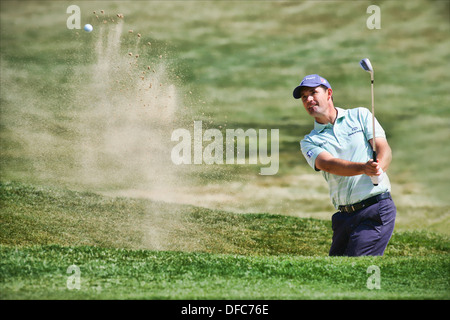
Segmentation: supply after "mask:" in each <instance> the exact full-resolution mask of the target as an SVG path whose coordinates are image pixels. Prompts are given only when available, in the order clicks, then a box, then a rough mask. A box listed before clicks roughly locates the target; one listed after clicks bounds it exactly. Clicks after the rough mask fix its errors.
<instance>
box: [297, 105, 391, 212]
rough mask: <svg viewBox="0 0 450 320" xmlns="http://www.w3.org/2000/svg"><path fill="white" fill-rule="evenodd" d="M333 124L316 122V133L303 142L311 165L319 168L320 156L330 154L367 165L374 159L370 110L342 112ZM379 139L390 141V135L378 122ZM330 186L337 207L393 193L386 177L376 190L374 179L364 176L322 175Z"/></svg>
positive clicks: (307, 159)
mask: <svg viewBox="0 0 450 320" xmlns="http://www.w3.org/2000/svg"><path fill="white" fill-rule="evenodd" d="M336 110H337V111H338V114H337V118H336V121H335V123H334V125H333V124H331V123H328V124H320V123H318V122H316V121H314V129H313V130H312V131H311V133H310V134H308V135H306V136H305V137H304V138H303V140H302V141H301V142H300V146H301V150H302V153H303V155H304V157H305V159H306V161H307V162H308V164H309V165H310V166H311V167H312V168H313V169H315V170H316V171H319V170H318V169H317V168H316V167H315V162H316V158H317V156H318V155H319V154H320V153H321V152H322V151H328V152H329V153H330V154H331V155H332V156H334V157H336V158H339V159H344V160H348V161H352V162H364V163H365V162H367V161H369V159H372V146H371V145H370V143H369V140H370V139H372V138H373V130H372V113H371V112H370V111H369V110H368V109H366V108H355V109H347V110H345V109H341V108H336ZM375 134H376V137H382V138H386V134H385V132H384V130H383V128H382V127H381V126H380V124H379V123H378V121H377V120H376V119H375ZM322 175H323V177H324V178H325V180H326V181H327V182H328V186H329V188H330V198H331V202H332V203H333V205H334V207H335V208H336V209H337V208H338V206H339V205H347V204H353V203H357V202H359V201H361V200H364V199H367V198H369V197H371V196H374V195H377V194H379V193H383V192H386V191H390V190H391V184H390V182H389V178H388V176H387V174H386V173H385V176H384V178H383V180H382V181H381V183H380V184H378V186H374V185H373V184H372V181H371V180H370V177H369V176H367V175H365V174H362V175H357V176H351V177H344V176H338V175H334V174H331V173H329V172H325V171H322Z"/></svg>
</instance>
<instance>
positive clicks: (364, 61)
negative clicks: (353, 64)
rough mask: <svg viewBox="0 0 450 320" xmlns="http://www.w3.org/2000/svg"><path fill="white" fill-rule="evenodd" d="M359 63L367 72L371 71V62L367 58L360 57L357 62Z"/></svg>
mask: <svg viewBox="0 0 450 320" xmlns="http://www.w3.org/2000/svg"><path fill="white" fill-rule="evenodd" d="M359 65H360V66H361V68H363V69H364V70H366V71H367V72H373V68H372V64H371V63H370V60H369V59H368V58H365V59H362V60H361V61H360V62H359Z"/></svg>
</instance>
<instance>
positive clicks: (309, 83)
mask: <svg viewBox="0 0 450 320" xmlns="http://www.w3.org/2000/svg"><path fill="white" fill-rule="evenodd" d="M320 85H324V86H325V87H327V88H329V89H331V86H330V84H329V83H328V80H327V79H325V78H322V77H321V76H319V75H318V74H310V75H309V76H306V77H304V78H303V80H302V82H300V84H299V85H298V87H296V88H295V89H294V98H295V99H299V98H300V93H301V88H302V87H309V88H315V87H318V86H320Z"/></svg>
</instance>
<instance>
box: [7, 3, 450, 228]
mask: <svg viewBox="0 0 450 320" xmlns="http://www.w3.org/2000/svg"><path fill="white" fill-rule="evenodd" d="M71 4H77V5H79V6H80V8H81V23H82V26H83V25H84V24H85V23H91V24H92V25H93V26H94V31H93V32H92V33H90V34H89V33H86V32H84V31H83V30H69V29H67V27H66V20H67V18H68V17H69V14H67V13H66V9H67V7H68V6H69V5H71ZM372 4H376V5H379V6H380V8H381V29H379V30H369V29H368V28H367V27H366V20H367V18H368V17H369V15H368V14H367V13H366V9H367V7H368V6H369V5H372ZM100 10H104V13H101V11H100ZM94 11H95V12H96V14H94V13H93V12H94ZM117 13H122V14H124V19H123V30H122V34H121V37H120V47H119V48H118V49H117V55H118V56H120V57H123V59H126V58H134V57H128V53H129V52H132V53H133V55H134V54H136V53H139V54H140V56H139V59H135V60H136V61H137V62H136V63H134V62H133V63H134V64H133V66H132V69H129V70H128V69H127V70H126V71H127V73H126V74H125V75H123V77H121V78H117V80H120V81H122V80H123V81H124V83H125V84H126V85H128V86H134V85H135V83H136V82H135V79H138V74H139V73H141V72H142V71H145V70H146V68H145V67H146V66H147V65H149V66H151V68H153V70H155V69H156V68H157V67H158V66H161V65H163V66H164V74H163V76H164V79H163V80H161V81H160V83H159V84H160V85H162V84H164V85H166V84H167V83H170V84H173V85H175V87H176V93H177V97H178V98H177V117H176V119H174V121H173V123H171V124H170V126H172V127H173V128H176V127H180V126H182V127H185V128H191V129H192V122H193V120H203V121H204V127H205V129H206V128H221V129H223V130H224V129H225V128H231V129H236V128H243V129H247V128H255V129H258V128H267V129H271V128H274V129H280V170H279V172H278V174H277V175H275V176H260V175H259V174H258V172H259V166H237V165H234V166H231V165H228V166H226V165H222V166H206V165H202V166H190V167H182V168H177V169H176V174H175V175H174V177H172V178H171V179H173V180H174V181H175V182H174V183H170V184H165V183H161V181H160V180H158V181H157V183H155V182H151V183H149V178H148V176H147V175H145V174H142V171H141V170H142V169H140V168H141V167H142V165H143V164H144V165H145V162H139V163H137V165H136V163H135V162H133V152H128V151H127V157H125V156H124V155H122V154H121V156H123V157H122V159H123V161H115V160H116V159H115V158H114V156H115V155H116V153H111V154H109V153H105V152H104V149H103V145H102V146H97V145H93V146H92V147H93V148H96V147H97V148H98V151H99V152H98V153H97V154H95V155H96V157H94V159H93V160H92V161H94V162H95V168H96V170H95V171H88V173H87V174H81V173H82V171H83V170H84V169H85V168H84V167H83V166H82V165H81V164H80V158H79V157H80V153H83V152H84V150H81V149H79V148H78V146H79V143H80V140H83V139H87V137H88V136H89V135H96V134H97V133H101V134H105V133H108V131H107V130H106V129H105V130H106V131H101V130H100V129H99V128H104V127H105V128H107V127H108V126H109V125H111V122H113V121H116V122H117V120H120V119H122V118H121V117H119V116H117V117H116V115H115V113H120V110H121V109H119V108H118V109H113V110H112V111H111V110H110V111H111V113H109V114H98V115H97V117H94V118H93V119H94V120H95V121H93V123H92V124H90V125H89V126H87V127H86V119H89V117H85V116H83V117H80V116H79V115H80V114H81V113H83V114H84V115H89V113H90V110H91V109H95V107H96V105H97V104H99V103H100V102H101V101H103V100H102V99H106V102H107V103H108V102H109V103H111V104H113V103H118V104H119V105H120V107H122V108H123V109H122V110H123V112H125V113H133V112H134V110H135V109H136V105H135V104H136V103H137V102H138V101H139V100H137V99H136V100H132V101H131V100H130V101H131V102H130V106H128V105H123V103H124V101H126V99H131V96H133V92H134V91H132V89H128V91H124V92H120V91H119V90H118V87H112V86H110V87H108V90H106V91H101V90H98V89H97V87H96V83H94V82H93V80H92V78H93V77H92V73H93V70H94V72H97V73H99V72H100V69H94V66H98V61H99V60H100V59H101V56H100V55H99V51H98V50H96V47H97V46H98V45H99V43H100V42H105V47H106V49H108V48H109V47H108V44H107V41H109V40H108V34H112V31H111V30H112V29H113V28H114V26H116V24H117V22H118V21H119V19H118V18H117V17H116V14H117ZM96 16H98V17H96ZM0 17H1V31H0V32H1V43H0V46H1V61H0V62H1V101H0V102H1V106H0V107H1V109H0V111H1V119H0V144H1V154H0V164H1V168H0V169H1V172H0V173H1V179H2V180H3V181H10V180H15V181H19V182H27V183H36V184H42V185H60V186H64V187H69V188H71V189H76V190H90V191H96V192H97V191H98V192H103V193H106V194H113V195H126V196H133V197H151V198H153V199H157V200H165V201H170V202H179V203H188V204H194V205H201V206H205V207H209V208H213V209H226V210H229V211H234V212H247V213H252V212H267V213H279V214H286V215H295V216H301V217H315V218H324V219H329V217H330V215H331V213H332V212H333V208H332V207H331V204H330V201H329V197H328V190H327V186H326V184H325V182H324V181H323V178H322V177H321V175H320V174H318V173H315V172H313V171H312V170H311V169H310V168H309V167H308V165H307V164H306V161H305V160H304V159H303V156H302V155H301V153H300V150H299V141H300V140H301V138H302V137H303V136H304V135H305V134H307V133H309V131H310V130H311V129H312V126H313V121H312V119H311V118H310V117H309V116H307V114H306V112H304V110H303V107H302V106H301V105H300V104H299V101H296V100H294V99H293V98H292V90H293V88H294V87H295V86H296V85H297V84H298V83H299V81H300V80H301V79H302V78H303V76H304V75H306V74H311V73H318V74H320V75H322V76H324V77H326V78H327V79H328V80H329V82H330V83H331V85H332V87H333V89H334V95H335V97H334V99H335V100H334V101H335V104H336V105H337V106H340V107H343V108H352V107H358V106H364V107H370V86H369V77H368V75H367V74H366V73H364V71H362V70H361V69H360V67H359V66H358V62H359V60H360V59H361V58H364V57H368V58H370V59H371V61H372V64H373V67H374V69H375V104H376V114H377V118H378V119H379V120H380V122H381V124H382V125H383V127H384V128H385V130H386V132H387V135H388V139H389V142H390V144H391V147H392V149H393V154H394V161H393V163H392V165H391V168H390V170H389V175H390V178H391V181H392V184H393V194H394V198H395V200H396V203H397V206H398V227H399V228H405V229H417V228H419V229H420V228H428V229H431V230H434V231H440V232H444V233H448V232H449V216H450V214H449V211H450V210H449V209H450V203H449V197H448V196H447V193H448V192H449V191H450V184H449V182H448V177H449V176H450V174H449V173H450V172H449V169H448V166H447V159H448V157H449V156H450V152H449V151H450V150H449V143H448V140H449V138H450V131H449V128H450V126H449V125H450V121H449V115H450V108H449V106H450V98H449V95H448V93H447V91H448V83H449V80H450V75H449V71H450V70H449V66H448V61H449V60H450V45H449V42H448V36H449V31H450V30H449V29H450V17H449V2H448V1H425V0H413V1H408V2H404V1H375V2H369V1H324V2H322V1H303V2H294V1H290V2H281V1H242V2H234V1H233V2H230V1H182V2H181V1H148V2H147V1H145V2H144V1H136V2H125V1H123V2H122V1H115V2H109V1H108V2H107V1H98V2H95V1H80V2H79V3H73V2H70V1H2V2H1V13H0ZM101 30H104V32H103V33H101V32H100V31H101ZM128 30H133V33H130V32H128ZM108 32H109V33H108ZM137 33H140V34H141V37H140V38H139V39H137ZM149 43H150V44H149ZM100 52H101V51H100ZM103 52H105V51H103ZM135 60H133V61H135ZM126 61H128V60H126ZM107 62H108V61H107ZM109 62H111V64H112V65H110V66H109V69H108V70H109V71H111V70H112V68H115V67H116V66H117V65H116V64H115V61H112V60H111V61H109ZM130 65H131V62H130ZM100 73H101V72H100ZM111 74H112V73H111ZM97 76H98V75H97ZM101 76H103V75H102V74H100V77H99V78H98V79H104V81H105V82H107V81H109V83H113V80H114V79H113V80H111V79H108V78H107V74H106V73H105V77H104V78H102V77H101ZM146 76H147V75H146ZM130 79H132V80H130ZM100 81H102V80H100ZM133 98H135V97H134V96H133ZM124 99H125V100H124ZM102 103H103V102H102ZM156 106H157V107H158V108H159V107H161V106H160V105H158V104H156ZM102 119H105V120H104V122H103V121H102ZM133 119H134V118H133ZM126 120H127V121H130V118H126ZM133 121H134V120H133ZM147 125H149V123H147V122H142V123H141V122H139V121H137V120H136V122H131V123H130V127H133V128H134V127H138V128H141V127H142V128H145V126H147ZM86 128H88V129H89V130H87V131H86ZM114 128H116V127H114ZM94 129H95V130H94ZM164 132H165V133H167V132H169V134H168V135H163V136H162V137H159V138H160V139H161V141H160V144H161V145H166V146H168V147H169V150H170V147H172V146H174V145H175V143H173V142H171V141H170V130H168V131H164ZM140 137H142V136H140ZM121 143H123V144H125V145H126V144H127V143H129V141H127V139H126V135H125V139H124V141H123V142H121ZM115 146H116V147H117V144H116V145H115ZM138 146H142V148H147V146H148V141H147V140H142V141H141V142H140V144H139V143H137V142H136V147H138ZM108 150H109V149H108ZM134 154H137V152H136V153H134ZM160 156H161V157H163V156H165V154H164V153H161V154H160ZM163 160H164V161H167V170H172V169H169V167H170V166H171V163H170V158H167V157H166V158H164V159H163ZM149 165H150V164H149ZM161 171H162V170H158V172H161ZM117 172H121V175H117V176H116V174H117ZM100 175H101V179H100V178H99V179H96V178H97V176H100ZM162 179H164V181H165V179H166V178H162ZM150 191H151V192H150Z"/></svg>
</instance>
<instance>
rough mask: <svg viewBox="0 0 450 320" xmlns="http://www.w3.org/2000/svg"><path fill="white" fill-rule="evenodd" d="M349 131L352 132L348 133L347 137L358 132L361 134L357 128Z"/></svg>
mask: <svg viewBox="0 0 450 320" xmlns="http://www.w3.org/2000/svg"><path fill="white" fill-rule="evenodd" d="M351 130H352V132H351V133H349V134H348V136H351V135H354V134H355V133H358V132H362V130H361V129H360V128H359V127H353V128H352V129H351Z"/></svg>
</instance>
